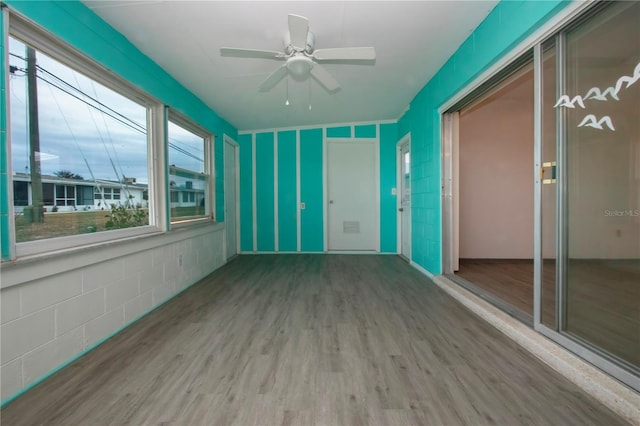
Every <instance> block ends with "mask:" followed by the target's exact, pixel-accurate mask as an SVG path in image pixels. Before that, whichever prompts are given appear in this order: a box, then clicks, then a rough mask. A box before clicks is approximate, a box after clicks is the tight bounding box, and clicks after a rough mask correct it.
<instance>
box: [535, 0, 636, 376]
mask: <svg viewBox="0 0 640 426" xmlns="http://www.w3.org/2000/svg"><path fill="white" fill-rule="evenodd" d="M638 22H640V3H639V2H616V3H612V4H609V5H607V6H598V7H597V10H596V9H593V10H592V11H591V12H590V15H589V16H588V17H586V18H584V19H582V20H580V21H579V22H578V23H575V24H573V25H572V26H569V27H567V28H566V29H565V30H563V31H561V32H560V33H558V34H557V35H556V36H555V37H554V38H553V39H551V40H549V41H548V42H546V43H544V44H543V45H541V46H537V47H536V55H537V60H536V63H537V64H538V68H537V70H538V72H539V73H540V75H541V77H540V79H539V80H538V81H537V84H538V86H537V89H536V90H537V93H538V94H539V95H538V96H539V99H540V104H539V105H540V109H539V112H538V114H539V117H540V120H539V135H540V137H539V138H538V141H537V149H538V150H539V152H538V154H537V155H538V156H537V159H538V161H539V162H538V164H537V165H538V166H539V167H540V179H539V181H537V192H536V196H537V197H538V200H537V201H538V203H537V205H538V208H537V212H536V214H537V215H539V217H540V219H539V222H538V224H539V225H538V234H539V235H538V237H537V238H538V245H537V252H538V253H537V254H538V256H537V260H536V268H537V274H536V290H537V291H538V298H537V299H538V304H539V306H538V307H537V321H536V328H538V329H541V330H543V331H544V330H547V332H549V331H550V332H551V333H549V335H550V336H551V337H554V336H555V337H556V338H557V339H560V340H563V342H569V345H570V346H571V347H572V348H573V349H575V350H578V351H580V352H584V350H582V349H580V348H584V347H587V348H589V349H590V353H591V354H592V355H594V356H595V357H597V358H598V359H600V360H606V361H607V362H611V364H612V365H614V366H615V368H616V369H617V370H618V372H621V375H622V376H625V375H627V374H628V375H627V376H626V377H627V378H629V377H634V376H635V377H637V374H638V372H639V371H640V26H639V25H638ZM558 336H559V337H558ZM594 359H595V358H594ZM596 363H598V362H596ZM618 376H620V374H619V375H618ZM623 380H624V377H623ZM636 380H637V379H636ZM625 381H628V380H625Z"/></svg>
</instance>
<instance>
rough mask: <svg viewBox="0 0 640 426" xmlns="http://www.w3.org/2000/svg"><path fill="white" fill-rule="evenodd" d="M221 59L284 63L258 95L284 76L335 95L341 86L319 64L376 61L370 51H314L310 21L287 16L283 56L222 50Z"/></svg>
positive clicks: (331, 49) (332, 49) (232, 49)
mask: <svg viewBox="0 0 640 426" xmlns="http://www.w3.org/2000/svg"><path fill="white" fill-rule="evenodd" d="M220 55H222V56H234V57H238V58H260V59H273V60H277V61H285V63H284V64H282V65H281V66H280V67H279V68H277V69H276V70H275V71H274V72H272V73H271V74H270V75H269V77H267V79H266V80H265V81H263V82H262V83H261V84H260V86H259V90H260V91H261V92H268V91H269V90H271V89H272V88H273V87H274V86H275V85H276V84H278V82H279V81H280V80H282V79H283V78H284V77H285V76H287V75H290V76H291V77H292V78H293V79H295V80H298V81H303V80H306V79H307V78H308V77H309V75H311V76H312V77H313V78H315V79H316V80H317V81H318V83H320V84H321V85H322V86H323V87H324V88H325V89H326V90H327V91H329V92H334V91H336V90H338V89H339V88H340V84H338V81H337V80H336V79H335V78H334V77H333V76H332V75H331V74H330V73H329V72H328V71H327V70H326V69H325V68H324V67H322V66H321V65H320V64H319V62H323V61H327V62H331V63H348V64H349V63H358V62H371V61H374V60H375V59H376V51H375V49H374V48H373V47H337V48H330V49H315V38H314V35H313V33H312V32H311V31H309V20H308V19H307V18H305V17H304V16H299V15H294V14H289V32H288V34H285V37H284V52H276V51H272V50H254V49H240V48H233V47H222V48H220Z"/></svg>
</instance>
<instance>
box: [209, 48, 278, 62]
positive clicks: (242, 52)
mask: <svg viewBox="0 0 640 426" xmlns="http://www.w3.org/2000/svg"><path fill="white" fill-rule="evenodd" d="M220 56H233V57H236V58H260V59H279V60H281V59H284V53H282V52H276V51H273V50H255V49H239V48H235V47H221V48H220Z"/></svg>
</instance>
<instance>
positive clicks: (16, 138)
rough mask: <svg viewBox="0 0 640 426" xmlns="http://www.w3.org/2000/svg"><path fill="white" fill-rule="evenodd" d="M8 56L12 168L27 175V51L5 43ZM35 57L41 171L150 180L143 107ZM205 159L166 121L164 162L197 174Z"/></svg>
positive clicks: (197, 140) (192, 140)
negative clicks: (167, 158) (167, 126)
mask: <svg viewBox="0 0 640 426" xmlns="http://www.w3.org/2000/svg"><path fill="white" fill-rule="evenodd" d="M9 52H10V56H9V63H10V65H11V66H15V67H17V68H18V70H16V71H14V72H13V73H11V74H10V77H9V90H10V105H11V155H12V167H13V172H14V173H17V172H23V173H29V172H30V170H29V138H28V125H27V123H28V120H27V116H28V115H27V112H28V104H27V76H26V72H25V70H26V68H27V64H26V60H25V59H24V58H25V57H26V52H25V46H24V44H22V43H21V42H19V41H17V40H16V39H14V38H10V40H9ZM36 58H37V60H36V63H37V66H38V68H37V75H38V77H39V78H38V85H37V86H38V87H37V89H38V123H39V128H40V131H39V133H40V152H41V155H40V158H42V161H41V173H42V174H43V175H53V174H54V173H56V172H58V171H61V170H68V171H71V172H72V173H75V174H78V175H80V176H82V177H83V178H84V179H86V180H93V179H106V180H113V181H120V180H122V178H123V177H133V178H136V181H137V182H138V183H148V176H147V170H148V167H147V136H146V127H147V126H146V120H147V118H146V114H147V110H146V108H145V107H143V106H141V105H139V104H137V103H135V102H133V101H131V100H129V99H127V98H126V97H124V96H122V95H120V94H118V93H116V92H114V91H112V90H111V89H108V88H106V87H104V86H102V85H100V84H99V83H97V82H95V81H93V80H91V79H89V78H87V77H85V76H84V75H82V74H80V73H79V72H76V71H74V70H72V69H70V68H69V67H67V66H65V65H63V64H61V63H59V62H57V61H55V60H53V59H51V58H50V57H48V56H46V55H45V54H43V53H41V52H37V53H36ZM56 86H58V87H56ZM65 92H68V93H65ZM101 104H102V105H101ZM203 159H204V143H203V139H202V138H201V137H199V136H197V135H194V134H192V133H191V132H188V131H187V130H185V129H183V128H181V127H179V126H177V125H174V124H173V123H170V125H169V164H175V165H176V166H178V167H181V168H184V169H188V170H193V171H197V172H202V171H203V170H204V161H203Z"/></svg>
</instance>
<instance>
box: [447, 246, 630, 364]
mask: <svg viewBox="0 0 640 426" xmlns="http://www.w3.org/2000/svg"><path fill="white" fill-rule="evenodd" d="M456 275H458V276H460V277H462V278H464V279H465V280H466V281H469V282H471V283H472V284H473V285H474V286H476V287H479V288H480V289H482V290H483V291H486V292H487V293H490V294H491V295H494V296H496V297H498V298H499V299H501V300H503V301H504V302H506V303H508V304H510V305H511V306H514V307H515V308H517V309H519V310H521V311H522V312H525V313H527V314H528V315H530V316H533V261H527V260H515V261H514V260H501V259H488V260H487V259H484V260H482V259H460V269H459V271H458V272H457V273H456ZM555 280H556V277H555V262H553V261H545V263H544V268H543V294H542V322H543V323H544V324H545V325H547V326H549V327H551V328H555V327H556V325H555V300H556V297H555ZM567 282H568V284H567V303H566V310H567V316H566V330H565V331H567V332H568V333H571V334H573V335H575V336H577V337H579V338H581V339H584V340H586V341H588V342H590V343H592V344H594V345H595V346H598V347H600V348H602V349H604V350H606V351H608V352H610V353H611V354H613V355H615V356H617V357H619V358H620V359H622V360H624V361H625V362H627V363H629V364H631V365H635V366H636V368H640V261H638V260H635V259H629V260H596V259H588V260H575V259H571V260H569V262H568V263H567Z"/></svg>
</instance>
